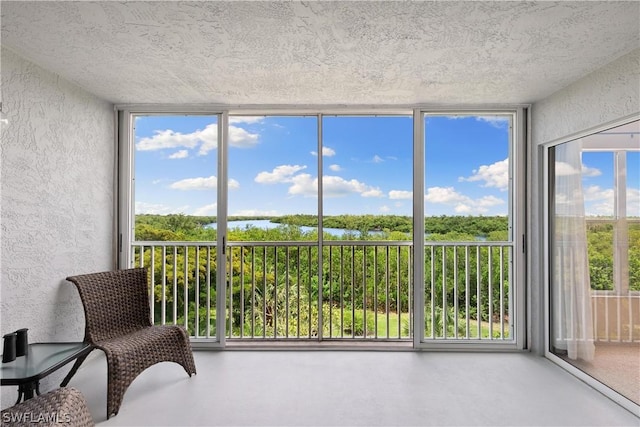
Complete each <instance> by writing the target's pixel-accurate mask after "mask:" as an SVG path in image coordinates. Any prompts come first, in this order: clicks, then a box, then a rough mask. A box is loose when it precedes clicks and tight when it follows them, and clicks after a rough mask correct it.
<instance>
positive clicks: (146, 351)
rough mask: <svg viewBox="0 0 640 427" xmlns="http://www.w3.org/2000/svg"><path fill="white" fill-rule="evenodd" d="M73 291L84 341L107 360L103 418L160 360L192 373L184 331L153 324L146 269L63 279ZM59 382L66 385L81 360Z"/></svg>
mask: <svg viewBox="0 0 640 427" xmlns="http://www.w3.org/2000/svg"><path fill="white" fill-rule="evenodd" d="M67 280H68V281H70V282H72V283H73V284H75V285H76V287H77V288H78V292H79V293H80V299H81V300H82V305H83V306H84V313H85V321H86V326H85V337H84V340H85V342H87V343H89V344H90V345H92V346H94V347H95V348H99V349H100V350H102V351H104V353H105V355H106V357H107V370H108V379H107V418H109V417H111V415H116V414H117V413H118V410H119V409H120V404H121V403H122V398H123V397H124V393H125V392H126V390H127V388H128V387H129V385H130V384H131V382H132V381H133V380H134V379H135V378H136V377H137V376H138V375H139V374H140V373H141V372H142V371H144V370H145V369H147V368H148V367H150V366H152V365H154V364H156V363H159V362H175V363H179V364H180V365H182V367H183V368H184V370H185V371H187V374H189V376H191V374H195V373H196V367H195V363H194V361H193V353H192V351H191V344H190V342H189V337H188V335H187V331H186V330H185V329H184V328H183V327H182V326H177V325H152V324H151V318H150V308H149V296H148V295H149V294H148V282H147V270H146V269H145V268H133V269H128V270H118V271H108V272H102V273H93V274H84V275H79V276H73V277H67ZM85 358H86V356H85V357H83V358H81V359H78V360H77V361H76V363H75V364H74V366H73V368H72V369H71V371H70V372H69V374H68V375H67V377H66V378H65V379H64V381H63V383H62V386H65V385H67V383H68V382H69V380H70V379H71V377H73V375H74V374H75V372H76V371H77V369H78V368H79V367H80V365H81V364H82V362H83V361H84V359H85Z"/></svg>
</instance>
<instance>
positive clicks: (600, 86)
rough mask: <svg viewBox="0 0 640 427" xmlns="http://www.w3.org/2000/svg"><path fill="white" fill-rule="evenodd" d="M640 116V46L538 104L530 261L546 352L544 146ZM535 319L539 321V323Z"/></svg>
mask: <svg viewBox="0 0 640 427" xmlns="http://www.w3.org/2000/svg"><path fill="white" fill-rule="evenodd" d="M634 114H635V115H636V116H640V49H636V50H634V51H633V52H631V53H629V54H627V55H625V56H623V57H621V58H619V59H618V60H616V61H613V62H612V63H610V64H608V65H606V66H605V67H603V68H601V69H600V70H598V71H596V72H594V73H592V74H590V75H588V76H586V77H584V78H582V79H580V80H578V81H577V82H575V83H573V84H572V85H570V86H568V87H567V88H565V89H563V90H561V91H559V92H556V93H554V94H553V95H551V96H549V97H547V98H545V99H543V100H541V101H540V102H537V103H535V104H534V105H533V107H532V114H531V116H532V123H531V133H532V136H531V139H532V144H531V145H530V152H529V156H530V158H531V162H532V163H531V168H530V173H531V178H532V179H531V180H529V182H530V183H532V184H531V185H530V186H529V189H528V192H529V195H530V196H529V197H528V199H529V200H531V206H530V209H529V212H531V214H530V215H531V216H530V218H529V221H528V223H529V230H528V235H529V236H531V237H530V238H529V242H530V246H529V250H530V253H531V256H532V259H531V262H529V266H530V271H529V274H528V280H527V281H528V283H529V284H530V292H529V301H530V304H531V305H530V308H531V310H530V311H529V316H530V319H529V325H530V327H531V329H532V331H531V332H532V336H533V344H534V349H533V350H534V351H536V352H537V353H539V354H542V353H543V352H544V338H543V336H544V329H543V328H544V326H543V325H542V324H541V321H542V319H544V306H543V304H544V301H543V300H542V298H543V296H544V294H543V290H544V278H543V275H542V272H541V271H540V269H539V266H542V265H544V264H545V260H544V259H541V250H542V242H543V240H542V237H543V236H542V224H543V218H542V216H541V215H540V212H541V209H542V195H543V191H545V189H544V188H542V177H541V173H540V172H541V170H542V169H541V168H542V161H543V160H542V151H541V150H540V149H539V147H540V146H541V145H542V144H545V143H548V142H552V141H555V140H557V139H560V138H564V137H568V136H570V135H572V134H575V133H578V132H583V131H587V130H589V129H591V128H594V127H597V126H601V125H605V124H607V123H610V122H613V121H616V120H619V119H622V118H625V117H628V116H630V115H634ZM532 320H536V321H535V322H533V321H532Z"/></svg>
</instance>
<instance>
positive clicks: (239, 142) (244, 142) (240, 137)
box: [229, 126, 260, 148]
mask: <svg viewBox="0 0 640 427" xmlns="http://www.w3.org/2000/svg"><path fill="white" fill-rule="evenodd" d="M259 137H260V135H258V134H257V133H250V132H248V131H246V130H245V129H242V128H239V127H236V126H229V145H230V146H232V147H239V148H247V147H253V146H254V145H256V144H258V139H259Z"/></svg>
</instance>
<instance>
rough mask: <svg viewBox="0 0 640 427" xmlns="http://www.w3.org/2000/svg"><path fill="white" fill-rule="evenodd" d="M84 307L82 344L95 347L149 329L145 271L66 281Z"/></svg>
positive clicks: (75, 278)
mask: <svg viewBox="0 0 640 427" xmlns="http://www.w3.org/2000/svg"><path fill="white" fill-rule="evenodd" d="M67 280H68V281H70V282H72V283H73V284H75V285H76V287H77V288H78V292H79V293H80V299H81V300H82V305H83V306H84V315H85V321H86V324H85V341H87V342H91V343H96V342H98V341H102V340H105V339H109V338H114V337H118V336H122V335H125V334H128V333H130V332H133V331H135V330H138V329H141V328H144V327H148V326H151V317H150V311H149V293H148V292H149V291H148V284H147V270H146V268H132V269H128V270H117V271H105V272H101V273H91V274H82V275H79V276H71V277H67Z"/></svg>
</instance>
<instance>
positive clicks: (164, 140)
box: [136, 122, 260, 156]
mask: <svg viewBox="0 0 640 427" xmlns="http://www.w3.org/2000/svg"><path fill="white" fill-rule="evenodd" d="M245 123H246V122H245ZM259 137H260V136H259V135H258V134H257V133H250V132H247V131H246V130H244V129H242V128H239V127H237V126H231V125H229V145H231V146H232V147H240V148H245V147H253V146H254V145H256V144H257V143H258V140H259ZM198 144H200V149H199V150H198V155H200V156H204V155H206V154H208V153H209V152H210V151H212V150H215V149H216V148H218V124H217V123H211V124H209V125H207V126H206V127H205V128H204V129H202V130H200V129H198V130H196V131H194V132H191V133H181V132H175V131H173V130H171V129H166V130H156V131H155V132H154V135H153V136H151V137H145V138H141V139H140V141H138V143H137V144H136V149H137V150H138V151H154V150H163V149H168V148H179V147H185V148H195V147H197V146H198Z"/></svg>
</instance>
